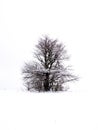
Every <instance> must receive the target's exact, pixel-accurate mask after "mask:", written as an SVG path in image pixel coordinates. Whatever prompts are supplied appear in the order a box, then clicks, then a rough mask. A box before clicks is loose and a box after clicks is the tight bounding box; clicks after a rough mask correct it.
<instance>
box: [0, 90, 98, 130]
mask: <svg viewBox="0 0 98 130" xmlns="http://www.w3.org/2000/svg"><path fill="white" fill-rule="evenodd" d="M97 97H98V96H97V94H95V93H85V92H70V91H68V92H62V93H29V92H15V91H12V92H11V91H0V130H98V106H97V105H98V100H97Z"/></svg>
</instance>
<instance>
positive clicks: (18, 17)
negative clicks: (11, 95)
mask: <svg viewBox="0 0 98 130" xmlns="http://www.w3.org/2000/svg"><path fill="white" fill-rule="evenodd" d="M45 34H49V36H50V37H52V38H58V39H59V40H60V41H62V42H64V43H65V44H66V45H67V49H68V52H69V54H71V60H70V64H72V65H73V68H74V71H75V72H76V74H79V76H80V77H81V79H80V81H79V82H78V83H76V84H75V85H76V87H77V91H80V90H82V91H86V92H87V91H92V90H93V91H95V92H96V90H98V88H97V85H98V83H97V73H98V63H97V54H98V52H97V44H98V3H97V0H0V89H10V88H13V89H14V88H15V89H16V88H17V89H20V88H21V87H22V86H23V85H22V79H21V68H22V66H23V65H24V61H27V60H29V59H31V58H32V52H33V48H34V45H35V44H36V43H37V41H38V39H39V38H40V37H41V36H42V35H45ZM75 85H74V86H75ZM73 90H74V88H73Z"/></svg>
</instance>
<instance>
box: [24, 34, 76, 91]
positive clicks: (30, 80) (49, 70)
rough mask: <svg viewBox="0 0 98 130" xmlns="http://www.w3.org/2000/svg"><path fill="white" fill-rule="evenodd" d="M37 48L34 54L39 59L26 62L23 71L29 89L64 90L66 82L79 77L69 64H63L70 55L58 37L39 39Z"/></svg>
mask: <svg viewBox="0 0 98 130" xmlns="http://www.w3.org/2000/svg"><path fill="white" fill-rule="evenodd" d="M36 49H37V50H36V52H35V53H34V55H35V58H36V60H37V61H36V62H31V63H25V66H24V68H23V71H22V73H23V75H24V77H23V79H24V82H25V85H26V88H27V90H28V91H39V92H40V91H63V90H64V88H65V85H66V84H65V83H67V82H71V81H76V80H77V79H78V77H77V76H75V75H73V74H72V72H71V70H70V69H69V66H66V67H65V66H64V65H63V61H64V60H68V59H69V56H68V55H67V51H66V49H65V47H64V45H63V44H61V43H59V42H58V40H57V39H55V40H53V39H50V38H49V37H47V36H45V37H44V38H41V39H40V40H39V42H38V44H37V45H36Z"/></svg>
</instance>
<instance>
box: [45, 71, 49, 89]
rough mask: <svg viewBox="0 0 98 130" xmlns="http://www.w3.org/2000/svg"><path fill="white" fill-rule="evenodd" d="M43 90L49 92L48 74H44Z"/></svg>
mask: <svg viewBox="0 0 98 130" xmlns="http://www.w3.org/2000/svg"><path fill="white" fill-rule="evenodd" d="M44 90H45V91H50V88H49V73H46V79H45V82H44Z"/></svg>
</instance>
